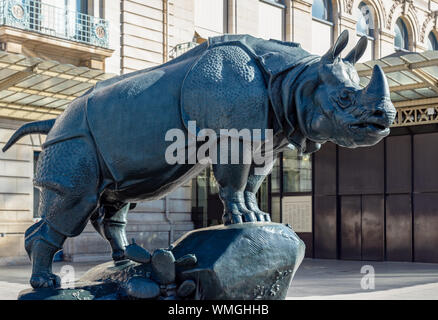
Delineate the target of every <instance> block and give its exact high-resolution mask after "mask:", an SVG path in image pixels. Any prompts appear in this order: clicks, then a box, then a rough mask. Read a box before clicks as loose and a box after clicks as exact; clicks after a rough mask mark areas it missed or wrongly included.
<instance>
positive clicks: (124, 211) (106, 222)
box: [91, 203, 131, 261]
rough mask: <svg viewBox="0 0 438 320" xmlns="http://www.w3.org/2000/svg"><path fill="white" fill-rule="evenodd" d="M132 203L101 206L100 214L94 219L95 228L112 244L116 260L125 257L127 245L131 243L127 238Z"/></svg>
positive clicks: (113, 256)
mask: <svg viewBox="0 0 438 320" xmlns="http://www.w3.org/2000/svg"><path fill="white" fill-rule="evenodd" d="M130 207H131V206H130V204H129V203H127V204H124V205H123V206H117V207H115V206H106V205H104V206H101V207H100V208H99V211H98V213H99V216H98V217H97V218H96V219H92V221H91V222H92V224H93V226H94V228H95V229H96V230H97V231H98V232H99V233H100V235H101V236H102V237H103V238H104V239H106V240H107V241H108V242H109V244H110V245H111V250H112V258H113V260H114V261H119V260H123V259H124V258H125V247H126V246H127V245H128V244H129V243H128V240H127V239H126V231H125V229H126V224H127V215H128V211H129V209H130Z"/></svg>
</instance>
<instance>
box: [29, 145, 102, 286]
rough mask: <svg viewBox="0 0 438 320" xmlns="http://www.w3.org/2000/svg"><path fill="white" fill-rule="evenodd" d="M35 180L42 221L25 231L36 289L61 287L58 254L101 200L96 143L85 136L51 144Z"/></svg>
mask: <svg viewBox="0 0 438 320" xmlns="http://www.w3.org/2000/svg"><path fill="white" fill-rule="evenodd" d="M34 183H35V185H36V186H37V187H39V188H40V199H39V215H40V216H41V221H40V222H38V223H37V224H35V225H33V226H31V227H30V228H29V229H28V230H27V231H26V234H25V248H26V251H27V253H28V255H29V257H30V258H31V261H32V277H31V280H30V283H31V285H32V287H34V288H41V287H57V286H59V285H60V279H59V277H57V276H56V275H54V274H53V273H52V262H53V257H54V255H55V253H56V252H57V251H58V250H60V249H61V248H62V246H63V244H64V241H65V240H66V238H67V237H74V236H77V235H79V234H80V233H81V232H82V231H83V229H84V228H85V226H86V224H87V222H88V220H89V218H90V217H91V215H92V213H93V212H94V211H95V209H96V208H97V203H98V183H99V167H98V162H97V158H96V154H95V151H94V146H93V144H92V142H90V141H89V140H86V139H85V138H78V139H72V140H67V141H63V142H60V143H57V144H54V145H50V146H48V147H46V148H44V149H43V151H42V152H41V154H40V157H39V160H38V164H37V170H36V173H35V180H34Z"/></svg>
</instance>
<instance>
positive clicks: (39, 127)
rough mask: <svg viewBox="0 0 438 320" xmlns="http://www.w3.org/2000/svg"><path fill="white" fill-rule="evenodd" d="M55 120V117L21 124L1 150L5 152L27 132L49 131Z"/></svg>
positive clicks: (45, 132)
mask: <svg viewBox="0 0 438 320" xmlns="http://www.w3.org/2000/svg"><path fill="white" fill-rule="evenodd" d="M55 120H56V119H50V120H43V121H34V122H29V123H26V124H24V125H22V126H21V127H20V128H19V129H18V130H17V131H15V132H14V134H13V135H12V137H11V138H10V139H9V141H8V142H6V144H5V146H4V147H3V149H2V150H3V152H6V151H7V150H8V149H9V148H10V147H12V146H13V145H14V143H16V142H17V141H18V140H20V139H21V138H22V137H24V136H26V135H28V134H32V133H42V134H47V133H49V131H50V130H51V129H52V127H53V125H54V124H55Z"/></svg>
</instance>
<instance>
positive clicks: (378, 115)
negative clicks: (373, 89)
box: [373, 110, 383, 117]
mask: <svg viewBox="0 0 438 320" xmlns="http://www.w3.org/2000/svg"><path fill="white" fill-rule="evenodd" d="M373 116H375V117H383V111H382V110H376V111H374V113H373Z"/></svg>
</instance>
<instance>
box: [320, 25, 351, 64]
mask: <svg viewBox="0 0 438 320" xmlns="http://www.w3.org/2000/svg"><path fill="white" fill-rule="evenodd" d="M347 43H348V31H347V30H344V31H342V33H341V35H340V36H339V37H338V39H337V40H336V42H335V44H334V45H333V47H331V48H330V49H329V50H328V51H327V52H326V54H324V55H323V56H322V57H321V61H324V62H325V63H333V62H334V61H335V58H336V57H337V56H339V54H340V53H341V51H342V50H344V48H345V46H346V45H347Z"/></svg>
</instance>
